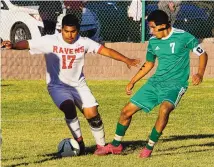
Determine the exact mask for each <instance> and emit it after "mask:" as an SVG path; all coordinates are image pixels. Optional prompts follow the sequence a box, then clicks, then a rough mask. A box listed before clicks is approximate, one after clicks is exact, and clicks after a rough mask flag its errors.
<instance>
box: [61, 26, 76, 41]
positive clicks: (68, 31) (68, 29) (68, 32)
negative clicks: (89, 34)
mask: <svg viewBox="0 0 214 167" xmlns="http://www.w3.org/2000/svg"><path fill="white" fill-rule="evenodd" d="M78 33H79V32H78V29H77V27H76V26H66V25H64V26H63V27H62V37H63V39H64V41H65V42H67V43H69V44H71V43H73V41H74V40H75V39H76V37H77V35H78Z"/></svg>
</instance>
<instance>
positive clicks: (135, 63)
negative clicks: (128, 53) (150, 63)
mask: <svg viewBox="0 0 214 167" xmlns="http://www.w3.org/2000/svg"><path fill="white" fill-rule="evenodd" d="M140 63H141V60H140V59H128V61H127V63H126V64H127V67H128V68H129V69H130V68H131V66H134V67H137V66H138V65H139V64H140Z"/></svg>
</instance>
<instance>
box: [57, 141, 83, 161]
mask: <svg viewBox="0 0 214 167" xmlns="http://www.w3.org/2000/svg"><path fill="white" fill-rule="evenodd" d="M79 153H80V146H79V144H78V142H77V141H76V140H74V139H71V138H66V139H63V140H62V141H61V142H60V143H59V145H58V154H59V156H61V157H72V156H77V155H79Z"/></svg>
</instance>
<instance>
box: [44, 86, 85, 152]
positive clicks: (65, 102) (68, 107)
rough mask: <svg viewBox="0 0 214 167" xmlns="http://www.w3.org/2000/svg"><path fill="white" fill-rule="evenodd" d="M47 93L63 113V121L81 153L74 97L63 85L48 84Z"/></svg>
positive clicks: (78, 123)
mask: <svg viewBox="0 0 214 167" xmlns="http://www.w3.org/2000/svg"><path fill="white" fill-rule="evenodd" d="M48 91H49V94H50V96H51V98H52V99H53V101H54V103H55V104H56V105H57V107H58V108H59V109H60V110H61V111H62V112H63V113H64V115H65V122H66V124H67V126H68V128H69V130H70V132H71V134H72V136H73V137H74V139H75V140H77V142H78V143H79V145H80V153H81V154H83V153H84V150H85V146H84V142H83V137H82V132H81V128H80V122H79V119H78V117H77V111H76V107H75V103H74V98H73V96H72V95H71V91H70V89H69V88H68V87H66V88H65V87H64V86H57V85H55V86H49V87H48Z"/></svg>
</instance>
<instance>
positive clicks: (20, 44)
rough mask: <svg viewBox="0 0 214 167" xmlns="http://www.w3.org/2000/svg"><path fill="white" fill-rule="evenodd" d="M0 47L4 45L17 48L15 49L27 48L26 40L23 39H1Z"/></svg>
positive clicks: (8, 47) (7, 47)
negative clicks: (12, 40) (17, 40)
mask: <svg viewBox="0 0 214 167" xmlns="http://www.w3.org/2000/svg"><path fill="white" fill-rule="evenodd" d="M1 47H5V48H6V49H17V50H23V49H29V44H28V41H26V40H23V41H19V42H17V43H14V44H13V43H11V41H3V42H2V43H1Z"/></svg>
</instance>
